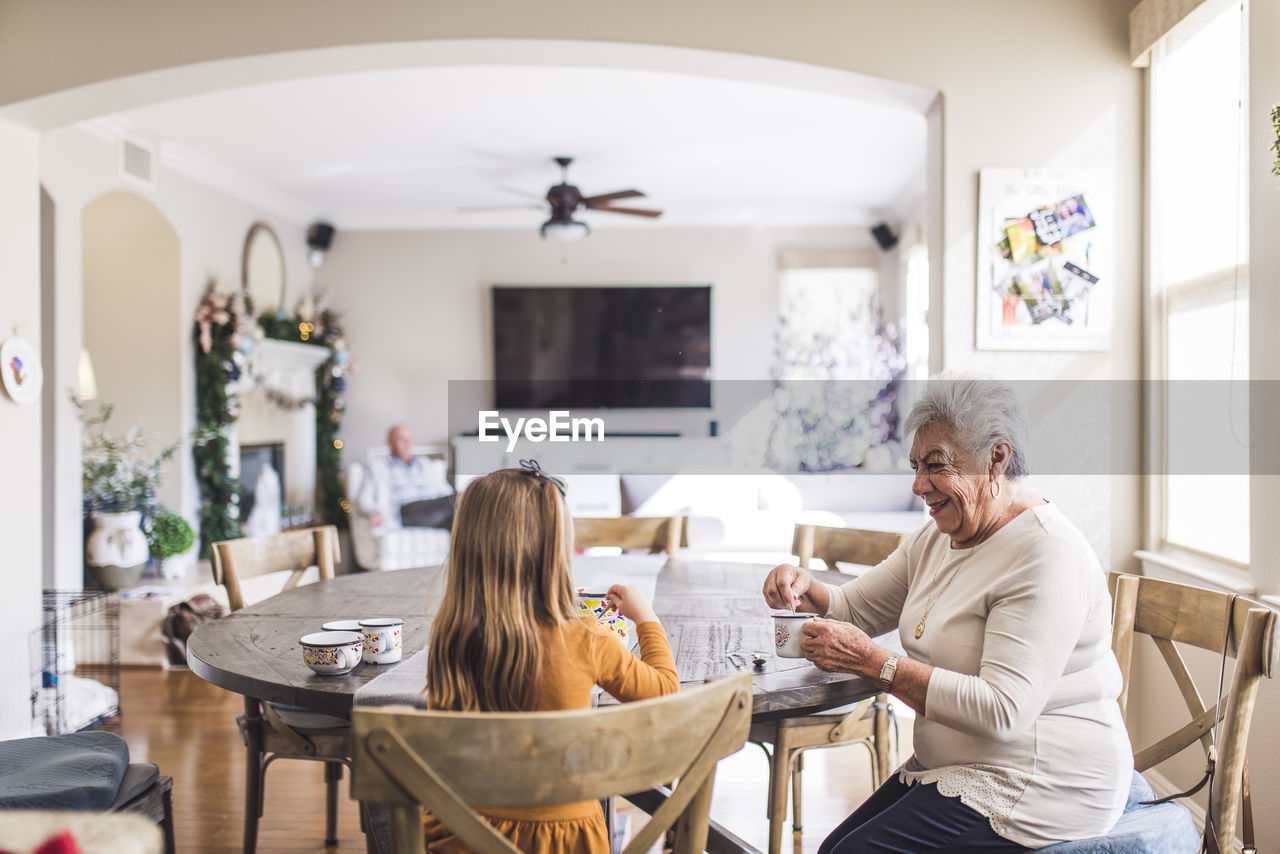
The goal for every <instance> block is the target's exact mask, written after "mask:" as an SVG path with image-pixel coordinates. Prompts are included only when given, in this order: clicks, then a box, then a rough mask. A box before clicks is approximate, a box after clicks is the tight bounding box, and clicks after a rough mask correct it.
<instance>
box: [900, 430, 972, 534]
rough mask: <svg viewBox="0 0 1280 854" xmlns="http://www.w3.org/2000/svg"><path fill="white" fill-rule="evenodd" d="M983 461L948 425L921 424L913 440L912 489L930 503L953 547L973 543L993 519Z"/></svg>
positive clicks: (939, 524)
mask: <svg viewBox="0 0 1280 854" xmlns="http://www.w3.org/2000/svg"><path fill="white" fill-rule="evenodd" d="M983 462H984V461H983V460H980V459H978V458H975V456H974V455H973V454H970V453H969V452H968V451H967V450H965V449H964V447H963V446H962V445H961V444H960V442H958V441H957V440H956V437H955V433H954V431H953V430H952V429H951V427H950V426H949V425H947V424H941V423H934V424H929V425H926V426H924V427H921V428H920V429H919V430H917V431H916V436H915V440H914V441H913V442H912V443H911V468H912V470H913V471H914V472H915V473H916V475H915V479H914V480H913V481H912V482H911V491H912V492H914V493H915V494H916V495H918V496H920V497H921V498H923V499H924V502H925V504H927V505H929V515H930V516H931V517H933V523H934V524H935V525H937V526H938V530H939V531H941V532H942V533H944V534H946V535H948V536H949V537H950V538H951V545H952V546H953V547H954V548H967V547H968V546H970V545H974V544H975V543H974V541H975V540H976V539H977V538H979V537H980V536H982V534H983V529H984V528H985V527H986V524H987V523H989V521H990V520H989V519H988V516H989V515H990V512H989V511H990V509H991V508H990V507H989V506H988V505H989V504H990V503H991V502H990V501H989V500H988V499H989V496H990V493H989V492H988V491H987V489H988V484H989V483H990V474H989V472H988V469H987V466H985V465H983Z"/></svg>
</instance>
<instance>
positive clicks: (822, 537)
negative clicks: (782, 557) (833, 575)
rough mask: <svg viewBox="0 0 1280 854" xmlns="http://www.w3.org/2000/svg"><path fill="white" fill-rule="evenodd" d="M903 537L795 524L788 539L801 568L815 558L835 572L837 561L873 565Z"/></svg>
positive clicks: (884, 533)
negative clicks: (790, 537) (793, 532)
mask: <svg viewBox="0 0 1280 854" xmlns="http://www.w3.org/2000/svg"><path fill="white" fill-rule="evenodd" d="M906 538H907V535H906V534H899V533H895V532H893V531H868V530H864V529H861V528H830V527H827V526H825V525H800V524H798V525H796V528H795V534H794V536H793V537H792V540H791V553H792V554H793V555H795V556H796V557H797V558H798V559H799V560H798V565H799V566H800V567H802V568H804V569H808V568H809V562H810V561H811V560H812V559H813V558H815V557H816V558H818V559H819V560H821V561H823V562H824V563H825V564H826V565H827V568H828V569H831V570H837V571H838V569H839V568H838V567H837V566H836V564H837V562H840V561H843V562H844V563H858V564H862V565H864V566H875V565H876V564H878V563H879V562H880V561H882V560H884V559H885V558H887V557H888V556H889V555H891V554H893V551H894V549H896V548H897V547H898V546H899V545H900V544H901V543H902V541H903V540H905V539H906Z"/></svg>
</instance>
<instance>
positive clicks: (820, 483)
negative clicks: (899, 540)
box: [620, 470, 927, 562]
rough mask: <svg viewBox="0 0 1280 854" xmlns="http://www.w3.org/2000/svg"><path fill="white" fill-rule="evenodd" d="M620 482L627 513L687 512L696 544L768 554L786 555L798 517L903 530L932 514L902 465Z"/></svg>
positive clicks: (701, 549) (726, 552)
mask: <svg viewBox="0 0 1280 854" xmlns="http://www.w3.org/2000/svg"><path fill="white" fill-rule="evenodd" d="M620 488H621V492H622V506H623V511H624V512H626V513H629V514H631V515H635V516H688V517H689V548H690V550H691V551H694V552H698V553H701V554H706V555H714V556H724V557H733V558H746V559H757V560H760V561H765V562H768V561H774V560H785V559H786V557H787V555H789V554H790V552H791V541H792V534H793V532H794V529H795V525H796V524H797V523H806V524H812V525H830V526H833V527H857V528H869V529H873V530H888V531H896V532H904V533H905V532H909V531H914V530H916V529H917V528H919V527H920V526H921V525H923V524H924V523H925V522H926V521H927V517H926V516H925V515H924V514H923V511H922V509H921V507H920V501H919V499H917V498H915V497H914V496H912V495H911V490H910V476H909V475H902V474H898V473H895V474H888V475H868V474H850V475H785V476H784V475H779V474H775V473H771V472H766V471H759V472H752V473H741V472H740V470H739V471H737V472H733V473H725V472H705V473H690V474H678V475H674V476H668V475H623V476H622V477H621V478H620Z"/></svg>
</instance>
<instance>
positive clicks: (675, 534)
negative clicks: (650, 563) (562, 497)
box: [573, 516, 689, 555]
mask: <svg viewBox="0 0 1280 854" xmlns="http://www.w3.org/2000/svg"><path fill="white" fill-rule="evenodd" d="M688 524H689V517H687V516H610V517H591V516H575V517H574V520H573V546H574V548H575V549H589V548H594V547H596V546H618V547H620V548H621V549H622V550H623V551H624V552H625V551H639V550H645V551H648V552H649V554H660V553H662V552H666V553H667V554H668V555H674V554H675V553H676V551H677V550H678V549H679V548H680V547H681V546H687V545H688V544H689V532H688Z"/></svg>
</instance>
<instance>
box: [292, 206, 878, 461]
mask: <svg viewBox="0 0 1280 854" xmlns="http://www.w3.org/2000/svg"><path fill="white" fill-rule="evenodd" d="M872 245H873V244H872V240H871V236H870V233H869V232H868V231H867V229H865V228H849V229H834V228H832V229H763V228H737V229H733V228H714V229H711V228H707V229H663V228H658V229H652V228H636V229H621V230H612V231H609V230H604V229H600V230H598V231H596V232H595V233H593V234H592V235H591V236H590V237H588V238H586V239H585V240H582V241H580V242H578V243H574V244H571V245H569V246H563V245H561V244H556V243H551V242H543V241H542V240H541V239H540V238H539V237H538V234H537V231H536V229H535V228H533V227H532V226H531V227H530V228H528V229H525V230H522V231H434V232H356V233H347V234H340V235H339V237H338V239H337V240H336V241H335V243H334V248H333V249H332V250H331V251H330V252H329V257H328V259H326V261H325V265H324V267H322V268H321V269H320V271H319V272H318V274H317V285H318V286H319V287H321V288H327V289H329V290H331V292H332V294H333V303H334V306H335V307H336V308H337V309H338V310H339V311H341V312H342V315H343V321H344V323H345V326H346V331H347V342H348V345H349V347H350V349H351V353H352V357H353V359H354V360H355V363H356V365H357V366H358V370H357V372H356V373H355V374H354V375H353V376H352V377H351V379H350V382H349V385H348V394H347V414H346V418H345V421H344V422H343V428H342V435H343V440H344V441H345V442H346V443H347V448H348V449H349V453H350V454H354V455H357V456H356V457H353V458H358V455H360V454H363V452H364V451H365V449H367V448H369V447H371V446H375V445H381V444H382V443H383V441H384V438H385V436H386V431H387V427H388V426H389V425H391V424H394V423H397V422H401V421H403V422H406V423H408V424H410V425H411V426H412V427H413V428H414V430H415V433H416V434H417V438H418V439H419V441H422V442H427V443H443V442H446V441H447V439H448V413H447V411H446V406H447V401H448V381H449V380H486V379H489V378H491V377H492V373H493V361H492V357H493V338H492V328H491V325H492V320H491V310H492V309H491V304H490V301H489V289H490V287H491V286H492V285H557V284H558V285H625V284H644V285H672V284H686V285H688V284H692V285H703V284H709V285H711V286H712V311H711V317H712V321H711V322H712V329H711V342H712V356H711V363H712V370H713V372H714V375H715V377H716V379H720V380H734V379H751V380H760V379H767V378H768V377H769V376H770V368H771V366H772V363H773V355H774V352H773V349H774V336H775V334H776V332H777V323H778V274H777V270H778V252H779V250H780V249H783V248H799V247H804V248H825V247H834V248H852V249H867V248H869V247H870V246H872ZM716 417H717V415H716V413H715V412H708V411H697V410H693V411H690V410H681V411H674V412H673V411H659V412H652V413H644V412H630V413H625V414H624V415H622V416H621V418H617V417H613V416H611V418H610V425H611V427H613V428H614V429H619V430H627V431H632V430H634V431H645V430H678V431H681V432H683V433H685V434H686V435H692V436H705V435H707V432H708V427H709V425H708V422H709V421H710V420H712V419H714V418H716ZM615 425H617V426H615ZM726 426H727V425H726Z"/></svg>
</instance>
